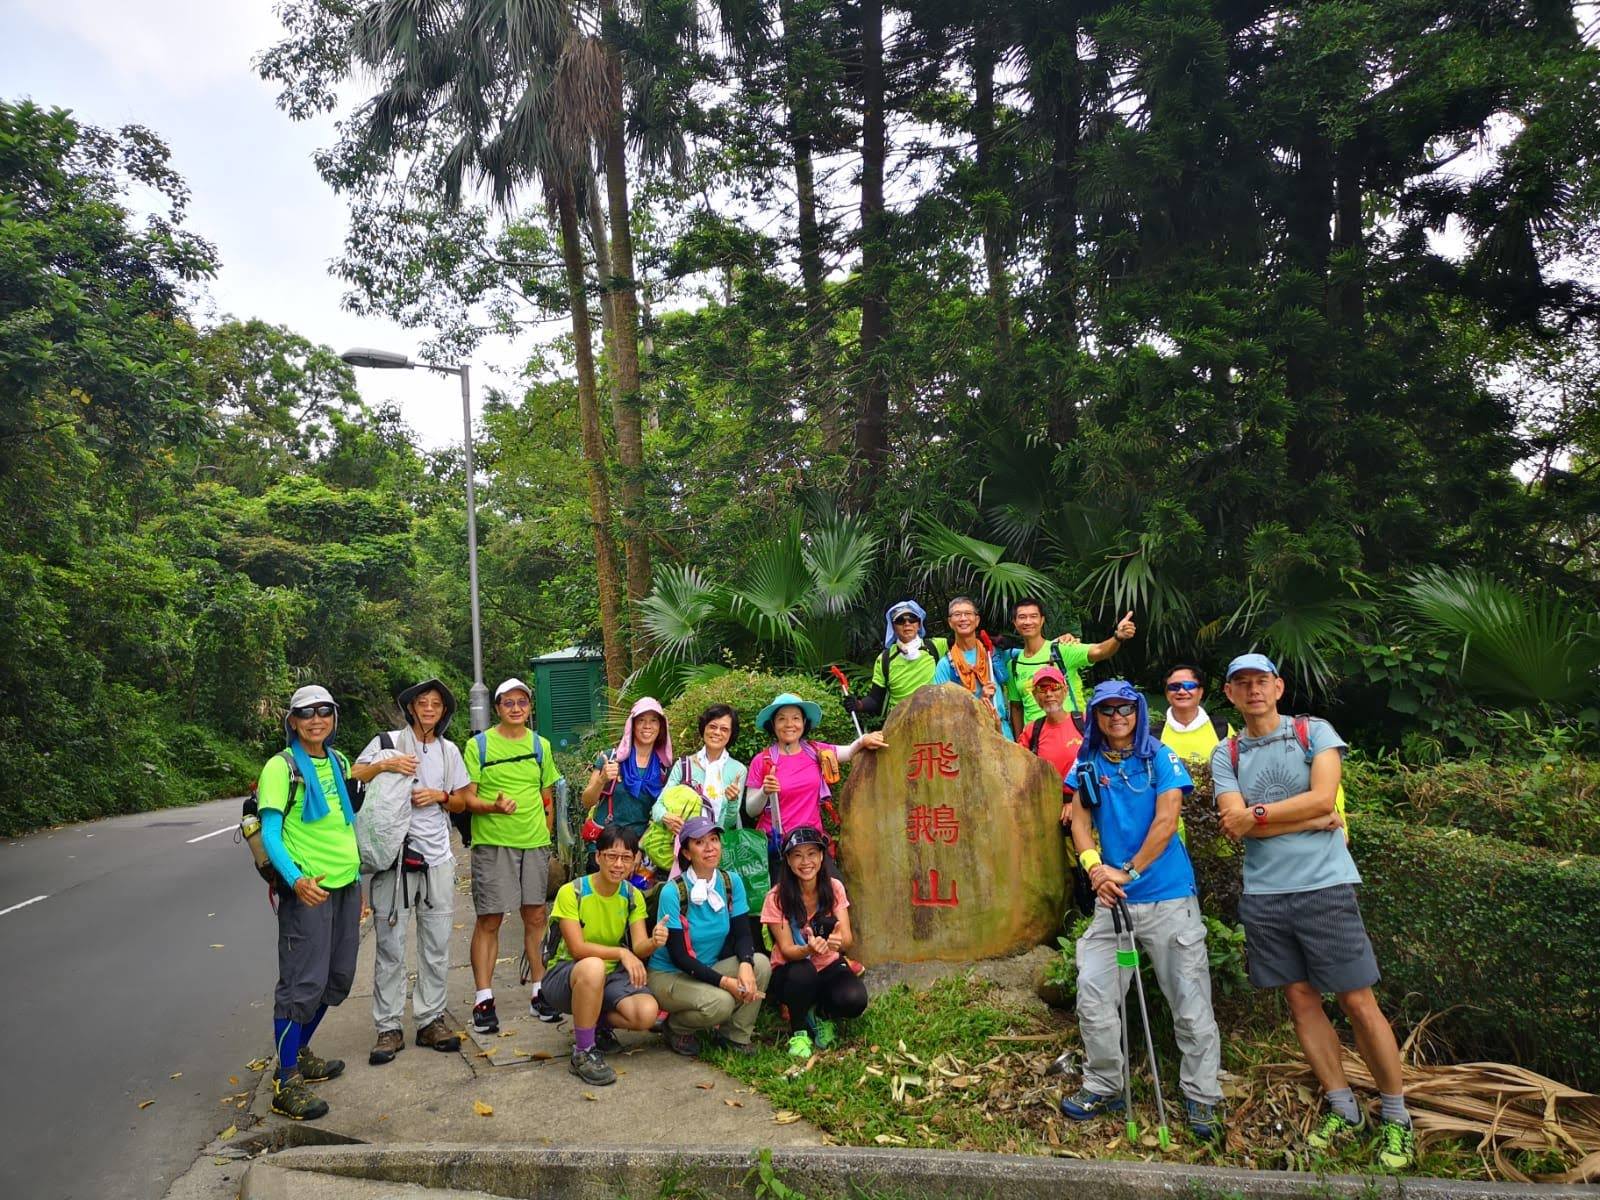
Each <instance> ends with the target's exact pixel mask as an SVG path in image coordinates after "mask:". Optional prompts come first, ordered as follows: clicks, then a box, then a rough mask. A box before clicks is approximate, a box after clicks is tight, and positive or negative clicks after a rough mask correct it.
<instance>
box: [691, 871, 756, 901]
mask: <svg viewBox="0 0 1600 1200" xmlns="http://www.w3.org/2000/svg"><path fill="white" fill-rule="evenodd" d="M717 874H718V875H720V876H722V894H723V895H724V896H726V897H727V898H728V907H729V908H730V909H731V908H732V907H733V880H731V879H729V878H728V872H727V871H725V870H723V869H722V868H721V867H718V868H717ZM678 878H680V879H681V878H683V876H681V875H680V876H679V877H678ZM746 903H748V900H747V901H746Z"/></svg>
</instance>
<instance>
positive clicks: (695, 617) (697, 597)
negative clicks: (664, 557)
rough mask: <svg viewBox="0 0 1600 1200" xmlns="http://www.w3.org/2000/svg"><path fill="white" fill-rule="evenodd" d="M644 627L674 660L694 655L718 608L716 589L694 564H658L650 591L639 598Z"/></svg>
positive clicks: (658, 650)
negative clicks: (659, 565)
mask: <svg viewBox="0 0 1600 1200" xmlns="http://www.w3.org/2000/svg"><path fill="white" fill-rule="evenodd" d="M639 610H640V613H641V615H642V618H643V622H644V627H645V630H646V632H647V633H649V635H650V641H651V643H652V644H653V645H654V646H655V649H656V653H657V654H658V655H659V656H662V657H665V658H667V659H669V660H672V661H679V662H681V661H682V660H684V659H689V658H694V657H696V655H697V653H698V652H699V651H700V650H701V649H702V648H703V646H704V631H705V626H706V623H707V622H708V620H709V619H710V618H711V616H712V614H713V613H715V612H716V610H717V600H716V595H715V588H714V587H713V586H712V584H711V583H710V582H709V581H708V580H707V579H706V577H705V576H704V575H702V574H701V573H700V572H699V571H697V570H696V569H695V568H694V567H689V566H682V565H680V564H677V563H668V564H667V565H665V566H662V567H658V568H657V569H656V572H655V580H654V582H653V585H652V587H651V589H650V594H649V595H648V596H646V597H645V598H644V599H643V600H640V601H639Z"/></svg>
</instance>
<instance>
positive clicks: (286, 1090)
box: [272, 1074, 328, 1121]
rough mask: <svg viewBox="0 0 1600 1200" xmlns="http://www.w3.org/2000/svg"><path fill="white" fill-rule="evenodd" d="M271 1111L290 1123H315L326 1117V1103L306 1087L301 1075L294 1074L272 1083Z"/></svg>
mask: <svg viewBox="0 0 1600 1200" xmlns="http://www.w3.org/2000/svg"><path fill="white" fill-rule="evenodd" d="M272 1111H273V1112H275V1113H277V1114H278V1115H279V1116H281V1117H288V1118H289V1119H290V1120H291V1121H315V1120H316V1119H317V1118H318V1117H324V1116H327V1115H328V1102H327V1101H326V1100H323V1099H321V1098H320V1097H318V1096H317V1095H316V1094H314V1093H313V1092H312V1090H311V1089H310V1088H309V1087H307V1086H306V1081H305V1077H304V1076H303V1075H299V1074H295V1075H291V1076H289V1078H287V1079H274V1080H273V1081H272Z"/></svg>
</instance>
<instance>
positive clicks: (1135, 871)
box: [1122, 858, 1139, 883]
mask: <svg viewBox="0 0 1600 1200" xmlns="http://www.w3.org/2000/svg"><path fill="white" fill-rule="evenodd" d="M1122 869H1123V870H1124V871H1126V872H1127V873H1128V882H1129V883H1132V882H1134V881H1135V880H1137V879H1138V878H1139V868H1138V867H1136V866H1134V865H1133V859H1131V858H1130V859H1129V860H1128V861H1127V862H1125V863H1123V864H1122Z"/></svg>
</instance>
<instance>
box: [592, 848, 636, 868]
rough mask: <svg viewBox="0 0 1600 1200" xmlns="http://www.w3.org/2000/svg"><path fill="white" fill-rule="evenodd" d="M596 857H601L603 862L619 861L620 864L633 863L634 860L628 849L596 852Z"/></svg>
mask: <svg viewBox="0 0 1600 1200" xmlns="http://www.w3.org/2000/svg"><path fill="white" fill-rule="evenodd" d="M595 858H597V859H599V860H600V861H601V862H608V863H617V864H618V865H622V864H626V863H631V862H632V861H633V855H632V854H630V853H628V852H627V851H626V850H607V851H605V852H604V853H601V854H596V855H595Z"/></svg>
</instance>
